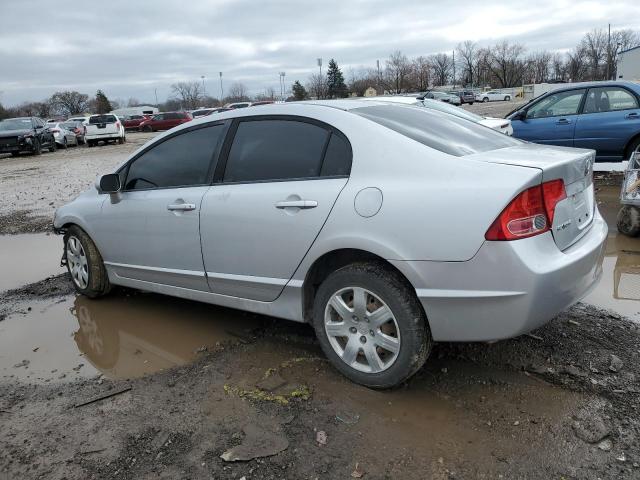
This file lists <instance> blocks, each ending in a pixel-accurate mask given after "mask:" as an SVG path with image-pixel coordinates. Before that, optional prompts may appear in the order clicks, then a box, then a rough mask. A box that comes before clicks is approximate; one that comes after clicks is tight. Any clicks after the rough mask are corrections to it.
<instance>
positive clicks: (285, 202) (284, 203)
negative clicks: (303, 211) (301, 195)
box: [276, 200, 318, 208]
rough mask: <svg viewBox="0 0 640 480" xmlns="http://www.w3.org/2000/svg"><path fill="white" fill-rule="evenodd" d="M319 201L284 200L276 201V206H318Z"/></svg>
mask: <svg viewBox="0 0 640 480" xmlns="http://www.w3.org/2000/svg"><path fill="white" fill-rule="evenodd" d="M317 206H318V202H316V201H315V200H283V201H281V202H276V208H316V207H317Z"/></svg>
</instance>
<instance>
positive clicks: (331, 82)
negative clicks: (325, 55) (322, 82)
mask: <svg viewBox="0 0 640 480" xmlns="http://www.w3.org/2000/svg"><path fill="white" fill-rule="evenodd" d="M327 89H328V93H329V98H344V97H346V96H348V93H347V86H346V85H345V83H344V75H342V72H341V71H340V67H338V63H337V62H336V61H335V60H334V59H333V58H332V59H331V60H329V69H328V70H327Z"/></svg>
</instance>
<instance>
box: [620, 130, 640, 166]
mask: <svg viewBox="0 0 640 480" xmlns="http://www.w3.org/2000/svg"><path fill="white" fill-rule="evenodd" d="M636 140H640V132H638V133H636V134H635V135H634V136H633V137H631V138H630V139H629V141H628V142H627V144H626V145H625V146H624V152H623V155H624V158H623V160H627V157H629V156H631V152H630V151H629V149H630V148H631V145H632V144H633V142H635V141H636Z"/></svg>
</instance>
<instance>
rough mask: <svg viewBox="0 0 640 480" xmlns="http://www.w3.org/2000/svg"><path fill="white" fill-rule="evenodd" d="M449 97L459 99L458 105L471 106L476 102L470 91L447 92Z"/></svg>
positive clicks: (473, 94)
mask: <svg viewBox="0 0 640 480" xmlns="http://www.w3.org/2000/svg"><path fill="white" fill-rule="evenodd" d="M449 93H450V94H451V95H457V96H458V97H460V103H468V104H469V105H473V103H474V102H475V101H476V95H475V93H473V92H472V91H471V90H458V91H456V92H449Z"/></svg>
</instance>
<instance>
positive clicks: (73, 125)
mask: <svg viewBox="0 0 640 480" xmlns="http://www.w3.org/2000/svg"><path fill="white" fill-rule="evenodd" d="M61 125H62V126H63V127H64V128H66V129H67V130H70V131H72V132H73V133H75V134H76V140H77V141H78V145H84V143H85V134H86V133H87V128H86V127H85V126H84V123H83V122H75V121H69V120H67V121H66V122H62V123H61Z"/></svg>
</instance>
